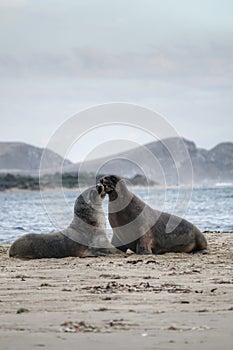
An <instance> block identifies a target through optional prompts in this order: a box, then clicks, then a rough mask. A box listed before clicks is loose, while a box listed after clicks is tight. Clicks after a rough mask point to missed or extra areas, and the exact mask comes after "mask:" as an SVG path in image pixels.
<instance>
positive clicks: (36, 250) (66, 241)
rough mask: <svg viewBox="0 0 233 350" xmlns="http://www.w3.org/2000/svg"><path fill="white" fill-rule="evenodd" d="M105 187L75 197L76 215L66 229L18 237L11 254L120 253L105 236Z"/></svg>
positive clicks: (46, 255) (25, 256)
mask: <svg viewBox="0 0 233 350" xmlns="http://www.w3.org/2000/svg"><path fill="white" fill-rule="evenodd" d="M104 196H105V193H104V192H103V186H102V185H98V186H96V187H95V186H93V187H90V188H88V189H87V190H85V191H84V192H82V193H81V194H80V196H79V197H78V198H77V199H76V202H75V205H74V217H73V220H72V222H71V224H70V225H69V226H68V227H67V228H66V229H64V230H62V231H60V232H55V233H49V234H36V233H31V234H27V235H24V236H22V237H20V238H18V239H17V240H16V241H15V242H14V243H13V244H12V245H11V247H10V251H9V256H10V257H14V258H21V259H40V258H64V257H68V256H76V257H81V258H83V257H88V256H98V255H106V254H114V253H119V251H118V250H117V249H115V248H114V247H113V246H112V245H111V244H110V242H109V240H108V238H107V235H106V222H105V214H104V212H103V209H102V200H103V198H104Z"/></svg>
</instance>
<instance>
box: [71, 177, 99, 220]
mask: <svg viewBox="0 0 233 350" xmlns="http://www.w3.org/2000/svg"><path fill="white" fill-rule="evenodd" d="M105 195H106V192H105V191H104V186H103V185H102V184H99V183H98V184H97V185H96V186H91V187H88V188H87V189H86V190H85V191H83V192H82V193H81V194H80V195H79V196H78V198H77V199H76V202H75V205H74V213H75V214H78V213H80V211H82V210H84V211H88V209H89V210H94V209H98V208H99V207H101V205H102V201H103V199H104V197H105Z"/></svg>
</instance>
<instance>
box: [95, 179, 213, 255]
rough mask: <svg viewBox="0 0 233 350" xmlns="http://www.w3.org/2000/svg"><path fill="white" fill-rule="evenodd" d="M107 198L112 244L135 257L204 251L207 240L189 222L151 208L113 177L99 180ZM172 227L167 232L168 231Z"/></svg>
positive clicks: (123, 183)
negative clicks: (133, 253) (135, 254)
mask: <svg viewBox="0 0 233 350" xmlns="http://www.w3.org/2000/svg"><path fill="white" fill-rule="evenodd" d="M100 183H101V184H102V185H103V186H104V187H105V191H106V193H108V195H109V214H108V217H109V222H110V225H111V227H112V229H113V238H112V244H113V245H114V246H116V247H117V248H118V249H120V250H122V251H124V252H125V251H126V250H127V249H130V250H132V251H133V252H135V253H137V254H163V253H166V252H177V253H178V252H186V253H190V252H196V251H204V250H206V249H207V241H206V238H205V237H204V235H203V234H202V233H201V231H200V230H199V229H198V228H197V227H196V226H195V225H193V224H192V223H190V222H188V221H187V220H185V219H182V218H180V217H178V216H175V215H172V214H169V213H165V212H161V211H159V210H156V209H153V208H151V207H150V206H149V205H147V204H146V203H145V202H143V201H142V200H141V199H140V198H138V197H137V196H136V195H134V194H133V193H132V192H131V191H129V189H128V188H127V186H126V184H125V182H124V180H123V179H121V178H120V177H118V176H116V175H109V176H105V177H103V178H102V179H100ZM169 227H172V230H171V231H169V230H168V228H169Z"/></svg>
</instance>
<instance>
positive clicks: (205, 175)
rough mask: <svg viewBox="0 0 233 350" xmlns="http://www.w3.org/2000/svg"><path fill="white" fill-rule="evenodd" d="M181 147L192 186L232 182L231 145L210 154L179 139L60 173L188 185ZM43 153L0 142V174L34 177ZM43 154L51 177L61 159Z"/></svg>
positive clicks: (70, 166) (76, 165)
mask: <svg viewBox="0 0 233 350" xmlns="http://www.w3.org/2000/svg"><path fill="white" fill-rule="evenodd" d="M184 145H185V149H186V152H187V154H188V155H189V157H190V160H191V163H190V164H192V169H193V180H194V183H195V184H206V185H211V184H215V183H217V182H231V183H232V182H233V143H232V142H225V143H220V144H218V145H217V146H215V147H214V148H212V149H211V150H206V149H202V148H198V147H197V146H196V145H195V143H194V142H192V141H189V140H186V139H181V138H168V139H164V140H162V141H157V142H152V143H149V144H146V145H144V146H139V147H136V148H134V149H132V150H129V151H125V152H121V153H119V154H114V155H109V156H108V157H104V158H99V159H95V160H91V161H86V162H85V163H72V162H70V161H69V160H65V161H64V168H63V170H64V172H66V173H78V171H79V170H80V172H82V173H94V174H95V173H96V171H97V170H98V173H99V174H106V173H108V174H110V173H113V174H118V175H121V176H124V177H125V178H130V179H132V178H134V177H135V176H136V177H135V180H134V181H135V184H143V183H144V182H145V179H143V177H142V175H143V176H144V175H146V176H147V178H148V179H149V182H150V183H155V184H158V183H159V184H164V183H166V184H167V185H176V184H179V183H181V184H189V183H190V173H189V171H188V170H187V169H190V164H189V162H188V160H187V156H186V155H185V149H184ZM169 150H170V151H172V154H171V153H170V151H169ZM43 152H44V149H43V148H38V147H34V146H31V145H27V144H25V143H19V142H0V173H13V174H21V175H31V176H38V170H39V166H40V160H41V157H42V154H43ZM46 154H47V157H46V163H45V168H46V171H45V173H48V174H53V173H55V172H56V171H57V169H59V167H60V166H61V164H62V162H63V159H62V157H61V156H59V155H58V154H57V153H55V152H53V151H51V150H46ZM174 159H175V161H174ZM177 169H178V170H179V172H177ZM178 175H180V178H178ZM75 176H76V175H75ZM138 176H139V177H138ZM140 176H141V177H140Z"/></svg>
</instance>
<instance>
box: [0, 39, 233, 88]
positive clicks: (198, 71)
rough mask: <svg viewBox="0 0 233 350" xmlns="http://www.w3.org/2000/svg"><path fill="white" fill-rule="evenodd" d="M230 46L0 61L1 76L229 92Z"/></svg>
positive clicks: (86, 50) (90, 51)
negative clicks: (156, 83) (152, 82)
mask: <svg viewBox="0 0 233 350" xmlns="http://www.w3.org/2000/svg"><path fill="white" fill-rule="evenodd" d="M232 57H233V48H232V46H231V45H227V44H225V45H223V44H208V45H205V46H198V45H196V46H195V45H192V46H188V45H186V46H184V45H183V46H176V47H173V48H172V47H171V48H169V49H168V48H163V47H154V48H153V49H151V50H150V52H146V53H145V52H142V53H141V52H123V53H109V52H106V51H104V50H100V49H95V48H90V47H81V48H75V49H72V50H70V51H69V52H67V51H66V52H65V53H61V54H59V53H51V52H40V53H34V54H31V55H26V57H24V58H22V57H21V58H20V57H18V58H16V57H15V56H13V55H10V54H8V55H7V54H5V55H3V54H2V55H1V56H0V67H1V69H0V76H4V77H7V76H16V77H20V76H21V77H25V76H29V77H35V78H36V77H38V76H40V77H44V78H51V77H52V78H53V77H56V78H57V77H62V78H64V77H68V78H73V77H74V78H94V79H98V78H101V79H103V78H105V79H114V78H117V79H138V80H142V79H143V80H159V81H169V82H175V83H177V84H179V83H181V82H183V83H187V84H190V85H193V86H196V85H198V86H199V85H200V86H203V87H206V88H207V87H209V88H210V87H211V86H216V87H218V86H219V87H228V86H232V80H233V60H232Z"/></svg>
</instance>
